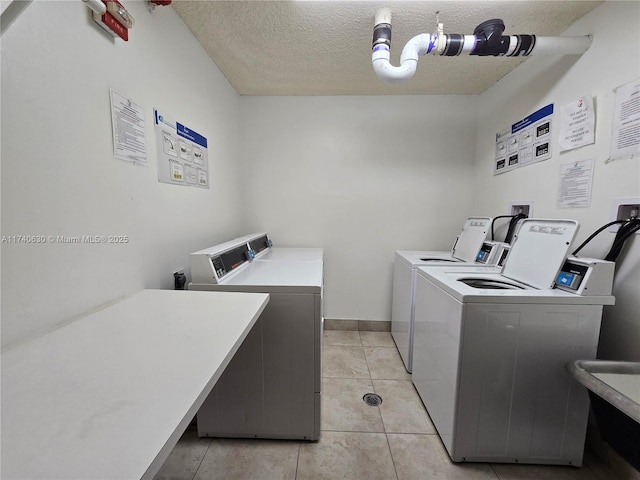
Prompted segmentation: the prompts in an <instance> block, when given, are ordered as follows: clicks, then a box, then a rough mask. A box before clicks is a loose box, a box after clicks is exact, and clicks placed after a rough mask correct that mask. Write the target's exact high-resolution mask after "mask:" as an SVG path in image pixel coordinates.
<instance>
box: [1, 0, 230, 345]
mask: <svg viewBox="0 0 640 480" xmlns="http://www.w3.org/2000/svg"><path fill="white" fill-rule="evenodd" d="M127 8H129V9H130V11H131V12H132V14H133V16H134V17H135V19H136V25H135V27H134V28H133V29H132V30H131V32H130V35H131V36H130V38H131V40H130V41H129V42H127V43H125V42H123V41H121V40H119V39H118V40H115V41H114V40H113V39H112V38H111V37H110V36H108V35H107V34H106V33H105V32H103V31H102V30H101V29H100V27H99V26H97V25H96V24H95V23H94V22H93V21H92V20H91V19H90V16H89V15H90V14H89V9H88V8H87V7H86V6H85V5H84V4H83V3H82V2H80V1H79V0H78V1H73V2H70V1H66V2H33V3H32V4H30V5H29V6H28V7H27V8H26V10H25V11H24V12H23V13H22V15H20V16H19V17H18V18H17V20H16V21H15V22H14V23H13V24H12V25H11V26H10V28H9V29H8V30H7V31H6V32H5V33H4V34H3V36H2V235H7V236H9V235H47V236H48V235H54V236H55V235H69V236H76V235H127V236H128V237H129V243H127V244H125V245H78V244H72V245H63V244H44V245H29V244H7V243H3V245H2V343H3V345H6V344H8V343H11V342H14V341H18V340H21V339H24V338H25V337H27V336H29V335H32V334H34V333H37V332H40V331H43V330H46V329H49V328H51V327H53V326H55V325H57V324H59V323H60V322H62V321H64V320H65V319H68V318H70V317H72V316H74V315H77V314H80V313H82V312H84V311H87V310H89V309H91V308H94V307H95V306H97V305H100V304H103V303H105V302H108V301H111V300H114V299H116V298H118V297H121V296H124V295H127V294H131V293H133V292H135V291H137V290H139V289H142V288H145V287H148V288H173V277H172V270H173V268H174V267H179V266H184V267H186V269H187V271H188V267H189V265H188V254H189V253H190V252H192V251H195V250H197V249H200V248H204V247H206V246H209V245H211V244H214V243H216V242H218V241H222V240H226V239H228V238H232V237H234V236H236V235H238V234H240V233H242V231H241V230H240V226H241V211H240V206H239V199H240V196H241V192H240V190H239V188H238V187H239V185H238V176H237V173H238V171H237V156H238V153H237V146H238V138H237V132H238V99H239V97H238V95H237V94H236V93H235V91H234V90H233V89H232V88H231V86H230V85H229V84H228V82H227V81H226V79H225V78H224V76H223V75H222V74H221V72H220V71H219V70H218V68H217V67H216V66H215V65H214V64H213V62H211V60H210V59H209V57H208V56H207V55H206V53H205V52H204V50H203V49H202V47H201V46H200V45H199V44H198V43H197V42H196V40H195V39H194V38H193V36H192V35H191V33H190V32H189V30H188V29H187V27H186V26H185V25H184V23H183V22H182V21H181V20H180V19H179V17H178V16H177V14H176V13H175V12H174V11H173V9H171V8H157V9H156V11H155V12H153V13H150V12H149V11H148V10H147V7H146V2H128V3H127ZM3 20H4V19H3ZM110 87H111V88H114V89H116V90H118V91H119V92H120V93H122V94H124V95H126V96H128V97H130V98H132V99H133V100H134V101H135V102H136V103H138V104H139V105H141V106H143V107H144V109H145V115H146V124H147V125H146V133H147V148H148V158H149V161H148V166H133V165H132V164H130V163H127V162H123V161H120V160H116V159H114V158H113V154H112V152H113V147H112V134H111V123H110V122H111V120H110V107H109V88H110ZM153 107H158V108H161V109H163V110H164V111H165V112H170V113H171V114H172V115H173V116H175V119H176V120H178V121H182V122H184V123H186V124H187V125H189V126H190V127H191V128H193V129H195V130H196V131H199V133H201V134H203V135H204V136H206V137H207V138H208V140H209V169H210V181H211V189H210V190H201V189H195V188H184V187H178V186H173V185H167V184H163V183H158V180H157V165H156V163H155V162H156V160H155V159H156V156H155V152H156V148H155V140H154V136H153V135H154V130H153V124H152V113H153Z"/></svg>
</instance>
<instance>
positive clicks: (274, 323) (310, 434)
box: [189, 238, 323, 440]
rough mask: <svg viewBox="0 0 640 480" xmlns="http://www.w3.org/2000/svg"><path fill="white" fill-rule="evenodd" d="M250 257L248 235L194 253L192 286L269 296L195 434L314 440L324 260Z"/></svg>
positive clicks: (202, 410)
mask: <svg viewBox="0 0 640 480" xmlns="http://www.w3.org/2000/svg"><path fill="white" fill-rule="evenodd" d="M313 250H314V252H309V253H310V256H315V255H317V254H318V253H320V258H322V252H321V250H322V249H319V250H320V252H317V251H315V250H316V249H313ZM296 253H302V252H296ZM251 259H252V255H251V254H250V253H249V245H248V242H247V240H246V239H245V238H240V239H239V240H237V241H235V242H227V243H225V244H223V248H219V247H217V246H216V247H211V248H209V249H205V250H201V251H199V252H195V253H193V254H191V259H190V260H191V275H192V282H191V283H190V284H189V290H206V291H227V292H261V293H268V294H269V296H270V298H269V303H268V304H267V306H266V308H265V310H264V311H263V313H262V315H261V316H260V318H259V319H258V321H257V322H256V324H255V326H254V328H253V329H252V330H251V332H250V333H249V335H248V336H247V338H246V339H245V341H244V342H243V344H242V345H241V347H240V349H239V350H238V352H237V353H236V355H235V356H234V357H233V359H232V360H231V362H230V364H229V366H228V367H227V368H226V369H225V371H224V373H223V375H222V377H221V378H220V380H219V381H218V382H217V383H216V386H215V387H214V389H213V391H212V392H211V394H210V395H209V396H208V397H207V399H206V400H205V402H204V404H203V405H202V407H201V408H200V410H199V411H198V415H197V423H198V435H199V436H209V437H245V438H281V439H303V440H318V438H319V436H320V399H321V385H322V364H321V360H322V335H323V317H322V298H323V262H322V261H312V260H303V261H293V260H273V259H272V260H264V261H261V260H254V261H251Z"/></svg>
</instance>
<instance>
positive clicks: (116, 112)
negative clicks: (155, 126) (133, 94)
mask: <svg viewBox="0 0 640 480" xmlns="http://www.w3.org/2000/svg"><path fill="white" fill-rule="evenodd" d="M111 125H112V127H113V154H114V156H115V157H116V158H119V159H120V160H127V161H129V162H134V163H146V162H147V139H146V135H145V124H144V110H143V109H142V107H140V106H139V105H136V104H135V103H133V102H132V101H131V100H130V99H128V98H126V97H125V96H124V95H120V94H119V93H118V92H116V91H115V90H111Z"/></svg>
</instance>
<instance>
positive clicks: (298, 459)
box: [293, 430, 322, 480]
mask: <svg viewBox="0 0 640 480" xmlns="http://www.w3.org/2000/svg"><path fill="white" fill-rule="evenodd" d="M320 431H322V430H320ZM301 445H302V444H301V443H300V442H298V457H297V458H296V474H295V476H294V477H293V478H294V479H295V480H297V479H298V467H299V465H300V450H301V449H302V446H301Z"/></svg>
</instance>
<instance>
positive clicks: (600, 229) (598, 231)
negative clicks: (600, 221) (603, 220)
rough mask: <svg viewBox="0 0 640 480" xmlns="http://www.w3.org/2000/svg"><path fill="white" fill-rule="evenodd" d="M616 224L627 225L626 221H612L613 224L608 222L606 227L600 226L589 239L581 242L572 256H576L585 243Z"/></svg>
mask: <svg viewBox="0 0 640 480" xmlns="http://www.w3.org/2000/svg"><path fill="white" fill-rule="evenodd" d="M616 223H627V221H626V220H614V221H613V222H609V223H607V224H606V225H603V226H601V227H600V228H599V229H597V230H596V231H595V232H593V233H592V234H591V235H589V238H587V239H586V240H585V241H584V242H582V243H581V244H580V246H579V247H578V248H576V249H575V250H574V251H573V253H572V255H577V254H578V252H579V251H580V250H582V249H583V248H584V246H585V245H587V243H589V242H590V241H591V240H593V239H594V237H595V236H596V235H598V234H599V233H600V232H601V231H603V230H604V229H605V228H608V227H610V226H611V225H615V224H616Z"/></svg>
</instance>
